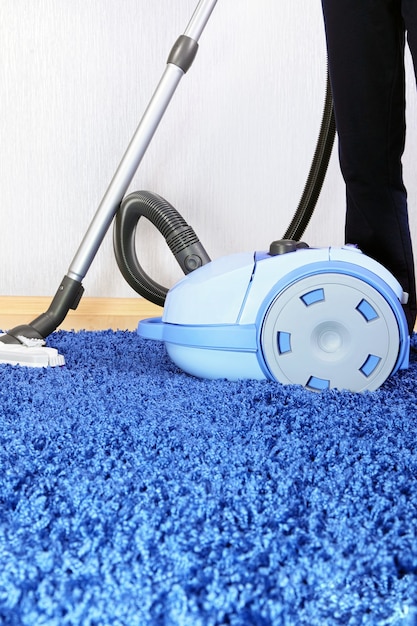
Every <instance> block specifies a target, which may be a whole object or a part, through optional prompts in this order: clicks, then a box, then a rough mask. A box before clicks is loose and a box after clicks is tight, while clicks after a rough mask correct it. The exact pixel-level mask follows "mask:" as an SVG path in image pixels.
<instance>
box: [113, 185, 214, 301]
mask: <svg viewBox="0 0 417 626" xmlns="http://www.w3.org/2000/svg"><path fill="white" fill-rule="evenodd" d="M141 217H146V218H147V219H148V220H149V221H150V222H151V223H152V224H153V225H154V226H155V227H156V228H157V229H158V230H159V232H160V233H161V234H162V235H163V236H164V237H165V240H166V242H167V244H168V246H169V247H170V249H171V251H172V253H173V255H174V256H175V258H176V259H177V261H178V263H179V265H180V266H181V269H182V270H183V272H184V274H188V273H190V272H192V271H193V270H195V269H197V268H198V267H201V266H202V265H205V264H206V263H209V262H210V257H209V256H208V254H207V252H206V251H205V249H204V247H203V245H202V244H201V242H200V240H199V239H198V237H197V235H196V233H195V232H194V230H193V229H192V228H191V226H189V225H188V224H187V222H186V221H185V220H184V219H183V217H182V216H181V215H180V214H179V213H178V211H177V210H176V209H175V208H174V207H173V206H172V205H171V204H169V202H167V201H166V200H164V199H163V198H161V196H158V195H157V194H155V193H151V192H149V191H138V192H135V193H132V194H130V195H129V196H127V197H126V198H125V199H124V200H123V202H122V204H121V206H120V209H119V211H118V213H117V215H116V219H115V222H114V231H113V247H114V252H115V255H116V261H117V264H118V266H119V269H120V271H121V273H122V274H123V276H124V278H125V280H126V281H127V282H128V283H129V285H130V286H131V287H132V288H133V289H134V290H135V291H136V292H137V293H138V294H140V295H141V296H143V297H144V298H146V299H147V300H149V301H150V302H153V303H154V304H158V305H159V306H163V305H164V302H165V298H166V294H167V292H168V289H167V288H166V287H163V286H162V285H160V284H159V283H157V282H156V281H154V280H153V279H152V278H150V276H148V274H146V272H145V271H144V270H143V268H142V267H141V265H140V263H139V261H138V258H137V255H136V245H135V244H136V242H135V235H136V227H137V225H138V222H139V219H140V218H141Z"/></svg>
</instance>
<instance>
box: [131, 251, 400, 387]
mask: <svg viewBox="0 0 417 626" xmlns="http://www.w3.org/2000/svg"><path fill="white" fill-rule="evenodd" d="M283 243H287V242H283ZM279 252H280V253H279V254H270V253H266V252H255V253H242V254H234V255H231V256H226V257H223V258H220V259H218V260H215V261H212V262H210V263H208V264H206V265H204V266H203V267H201V268H199V269H198V270H196V271H194V272H192V273H191V274H189V275H188V276H186V277H185V278H183V279H182V280H180V281H179V282H178V283H177V284H176V285H175V286H174V287H173V288H172V289H171V290H170V291H169V292H168V295H167V298H166V301H165V307H164V312H163V316H162V318H151V319H147V320H143V321H141V322H140V323H139V326H138V333H139V335H140V336H141V337H143V338H147V339H154V340H158V341H163V342H164V343H165V346H166V349H167V352H168V354H169V356H170V357H171V359H172V360H173V362H174V363H176V364H177V365H178V366H179V367H180V368H181V369H182V370H184V371H185V372H188V373H189V374H192V375H194V376H198V377H203V378H210V379H221V378H225V379H229V380H238V379H258V380H262V379H269V380H273V381H278V382H280V383H283V384H297V385H303V386H305V387H306V388H308V389H310V390H313V391H323V390H327V389H333V388H336V389H347V390H350V391H359V392H361V391H365V390H375V389H377V388H378V387H379V386H380V385H381V384H382V383H383V382H384V381H385V380H386V379H387V378H388V376H390V375H391V374H393V373H395V372H396V371H397V370H398V369H403V368H407V367H408V362H409V342H410V340H409V334H408V328H407V323H406V319H405V315H404V312H403V309H402V303H405V302H406V300H407V294H404V293H403V291H402V288H401V286H400V284H399V283H398V281H397V280H396V279H395V278H394V277H393V276H392V274H391V273H390V272H389V271H388V270H386V269H385V268H384V267H383V266H382V265H380V264H379V263H377V262H376V261H374V260H373V259H371V258H369V257H367V256H365V255H364V254H362V253H361V252H360V251H359V250H358V249H357V248H354V247H351V246H346V247H342V248H332V247H330V248H321V249H313V248H299V247H297V246H296V245H295V242H288V245H287V246H286V245H283V246H282V249H281V250H280V251H279Z"/></svg>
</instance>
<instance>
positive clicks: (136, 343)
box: [0, 331, 417, 626]
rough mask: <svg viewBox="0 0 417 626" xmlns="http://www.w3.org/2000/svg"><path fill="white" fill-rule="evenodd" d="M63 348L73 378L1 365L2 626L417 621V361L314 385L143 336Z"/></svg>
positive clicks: (62, 338)
mask: <svg viewBox="0 0 417 626" xmlns="http://www.w3.org/2000/svg"><path fill="white" fill-rule="evenodd" d="M414 341H415V340H414ZM49 343H50V345H53V346H54V347H57V348H58V349H59V350H60V352H62V353H63V354H64V355H65V358H66V361H67V365H66V366H65V367H62V368H55V369H48V370H38V369H27V368H20V367H12V366H9V365H2V366H0V376H1V382H2V384H1V388H0V396H1V404H0V406H1V408H0V414H1V420H0V481H1V489H0V502H1V504H0V507H1V508H0V624H2V625H13V626H15V625H16V626H17V625H18V626H20V625H28V626H38V625H48V626H49V625H53V626H55V625H56V626H65V625H74V626H78V625H81V626H93V625H96V626H107V625H112V626H113V625H116V626H124V625H126V626H135V625H137V626H147V625H152V626H158V625H164V626H171V625H172V626H173V625H180V626H220V625H234V626H251V625H254V626H255V625H256V626H267V625H284V626H287V625H288V626H289V625H291V626H292V625H294V626H297V625H304V624H305V625H308V626H315V625H320V626H323V625H329V626H332V625H333V624H335V625H339V624H343V625H345V624H348V625H359V624H372V625H374V624H376V625H385V624H394V625H400V624H401V625H405V624H407V626H409V625H411V624H416V623H417V617H416V607H417V480H416V479H417V446H416V444H417V389H416V381H417V361H416V357H415V356H414V355H412V362H411V367H410V369H409V370H408V371H402V372H399V373H398V374H396V375H395V376H394V377H393V378H391V379H389V380H388V381H387V382H386V383H385V384H384V385H383V387H382V388H380V389H379V390H378V391H376V392H374V393H365V394H363V395H360V394H357V395H355V394H352V393H348V392H333V391H330V392H324V393H321V394H314V393H311V392H308V391H306V390H304V389H302V388H299V387H295V386H289V387H283V386H281V385H280V384H277V383H272V382H268V381H265V382H253V381H250V382H239V383H232V382H225V381H207V380H197V379H194V378H191V377H190V376H187V375H186V374H184V373H182V372H180V371H179V370H178V369H177V368H176V367H175V366H174V365H173V364H172V363H171V362H170V361H169V359H168V357H167V356H166V355H165V352H164V348H163V346H162V345H161V344H159V343H154V342H146V341H145V340H143V339H140V338H139V337H137V335H136V334H135V333H130V332H112V331H105V332H95V333H94V332H80V333H70V332H63V331H60V332H58V333H55V334H54V335H53V336H52V337H51V338H50V340H49Z"/></svg>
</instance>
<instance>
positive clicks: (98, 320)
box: [0, 296, 162, 331]
mask: <svg viewBox="0 0 417 626" xmlns="http://www.w3.org/2000/svg"><path fill="white" fill-rule="evenodd" d="M51 301H52V296H51V297H41V296H39V297H38V296H33V297H26V296H0V330H3V331H5V330H9V329H11V328H14V327H15V326H19V325H20V324H28V323H30V322H31V321H33V320H34V319H35V318H36V317H37V316H38V315H40V314H41V313H44V312H45V311H46V310H47V309H48V307H49V305H50V304H51ZM160 315H162V308H161V307H159V306H157V305H155V304H152V303H151V302H148V301H147V300H145V299H143V298H139V297H138V298H88V297H86V298H82V300H81V302H80V304H79V306H78V308H77V309H76V310H75V311H70V312H69V313H68V315H67V317H66V318H65V320H64V321H63V323H62V324H61V326H60V327H59V329H61V330H105V329H108V328H112V329H113V330H135V329H136V327H137V324H138V321H139V320H141V319H144V318H147V317H158V316H160Z"/></svg>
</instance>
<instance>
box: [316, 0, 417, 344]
mask: <svg viewBox="0 0 417 626" xmlns="http://www.w3.org/2000/svg"><path fill="white" fill-rule="evenodd" d="M409 1H410V3H411V2H413V3H415V0H409ZM322 4H323V13H324V19H325V26H326V37H327V48H328V57H329V71H330V79H331V84H332V90H333V99H334V106H335V117H336V126H337V131H338V137H339V157H340V165H341V170H342V173H343V176H344V179H345V182H346V197H347V210H346V227H345V240H346V243H352V244H357V245H358V246H359V248H360V249H361V250H362V251H363V252H364V253H365V254H368V255H369V256H371V257H373V258H375V259H376V260H378V261H379V262H380V263H382V264H383V265H384V266H385V267H387V269H389V270H390V271H391V272H392V273H393V274H394V276H395V277H396V278H397V280H398V281H399V282H400V283H401V285H402V287H403V289H404V291H406V292H407V293H408V294H409V306H408V307H407V308H406V315H407V321H408V325H409V329H410V332H411V331H412V328H413V326H414V323H415V318H416V288H415V276H414V260H413V252H412V244H411V238H410V231H409V223H408V212H407V193H406V190H405V187H404V184H403V178H402V164H401V157H402V154H403V151H404V142H405V77H404V43H405V34H404V22H403V18H402V15H401V0H322Z"/></svg>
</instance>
